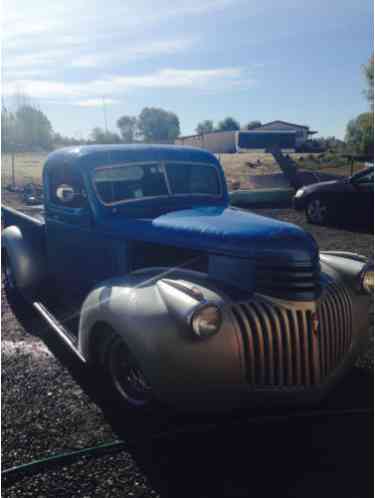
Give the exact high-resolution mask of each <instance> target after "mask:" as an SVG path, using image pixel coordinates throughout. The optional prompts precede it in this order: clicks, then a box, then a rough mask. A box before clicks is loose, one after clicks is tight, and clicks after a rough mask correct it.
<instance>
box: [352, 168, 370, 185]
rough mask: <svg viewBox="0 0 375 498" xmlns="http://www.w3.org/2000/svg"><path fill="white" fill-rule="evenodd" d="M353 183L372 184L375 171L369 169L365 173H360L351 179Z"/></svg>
mask: <svg viewBox="0 0 375 498" xmlns="http://www.w3.org/2000/svg"><path fill="white" fill-rule="evenodd" d="M351 181H352V182H354V183H371V182H373V181H374V169H373V168H367V169H365V170H363V171H359V172H358V173H356V174H355V175H353V176H352V177H351Z"/></svg>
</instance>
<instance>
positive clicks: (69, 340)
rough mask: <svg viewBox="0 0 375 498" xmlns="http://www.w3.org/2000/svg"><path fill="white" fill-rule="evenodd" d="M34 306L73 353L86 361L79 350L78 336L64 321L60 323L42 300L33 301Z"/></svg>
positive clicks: (82, 360)
mask: <svg viewBox="0 0 375 498" xmlns="http://www.w3.org/2000/svg"><path fill="white" fill-rule="evenodd" d="M33 306H34V308H35V309H36V311H37V312H38V313H39V314H40V316H41V317H42V318H43V319H44V320H45V321H46V322H47V323H48V325H49V326H50V327H51V328H52V329H53V331H54V332H55V334H56V335H57V336H58V338H59V339H60V340H61V341H62V342H63V343H64V344H65V346H67V347H68V348H69V350H70V352H71V353H73V354H74V356H76V357H77V358H78V359H79V360H80V361H81V362H83V363H86V360H85V358H84V357H83V356H82V355H81V353H80V351H79V350H78V341H77V338H76V337H75V336H74V335H73V334H72V333H71V332H69V330H67V329H66V328H65V327H64V325H63V324H62V323H60V322H59V321H58V320H57V319H56V318H55V317H54V316H53V315H52V313H50V312H49V311H48V309H47V308H46V307H45V306H44V304H42V303H40V302H35V303H33Z"/></svg>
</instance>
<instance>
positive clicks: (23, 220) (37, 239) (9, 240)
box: [2, 207, 48, 293]
mask: <svg viewBox="0 0 375 498" xmlns="http://www.w3.org/2000/svg"><path fill="white" fill-rule="evenodd" d="M2 225H3V231H2V247H3V248H4V249H6V251H7V252H8V255H9V258H10V260H11V261H12V263H13V265H14V271H15V272H17V274H18V280H19V281H18V282H17V285H18V286H19V287H20V288H21V289H22V290H23V292H24V293H28V292H29V290H30V289H31V288H34V287H38V286H39V285H40V284H41V283H42V281H43V280H44V279H45V277H46V276H47V274H48V262H47V252H46V236H45V233H46V232H45V222H44V219H43V218H41V217H39V218H35V217H32V216H29V215H27V214H24V213H22V212H20V211H17V210H15V209H13V208H10V207H2ZM11 227H15V228H14V229H12V228H11ZM16 279H17V277H16Z"/></svg>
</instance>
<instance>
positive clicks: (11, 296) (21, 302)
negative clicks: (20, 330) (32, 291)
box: [1, 249, 33, 319]
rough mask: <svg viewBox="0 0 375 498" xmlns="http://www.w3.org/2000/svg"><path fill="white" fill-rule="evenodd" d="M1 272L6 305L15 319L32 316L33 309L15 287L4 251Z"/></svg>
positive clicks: (14, 280) (10, 265) (9, 263)
mask: <svg viewBox="0 0 375 498" xmlns="http://www.w3.org/2000/svg"><path fill="white" fill-rule="evenodd" d="M1 270H2V273H3V282H4V292H5V295H6V297H7V301H8V304H9V306H10V308H11V309H12V311H13V312H14V314H15V315H16V317H17V318H20V319H24V318H28V317H30V316H32V315H33V307H32V305H31V303H29V301H27V300H26V299H25V297H24V296H23V295H22V293H21V291H20V290H19V288H18V287H17V282H16V279H15V276H14V271H13V268H12V264H11V262H10V260H9V256H8V253H7V251H6V250H5V249H3V250H2V253H1Z"/></svg>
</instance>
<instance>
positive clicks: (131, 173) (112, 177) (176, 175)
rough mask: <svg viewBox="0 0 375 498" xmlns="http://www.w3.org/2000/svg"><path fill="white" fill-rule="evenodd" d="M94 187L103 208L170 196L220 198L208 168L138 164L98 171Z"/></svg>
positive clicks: (213, 172) (214, 173) (215, 176)
mask: <svg viewBox="0 0 375 498" xmlns="http://www.w3.org/2000/svg"><path fill="white" fill-rule="evenodd" d="M94 186H95V190H96V192H97V194H98V196H99V199H100V200H101V201H102V202H103V203H104V204H106V205H112V204H118V203H122V202H127V201H131V200H137V199H141V198H151V197H165V196H169V195H206V196H207V195H208V196H216V197H217V196H220V194H221V189H220V180H219V176H218V173H217V170H216V168H215V167H214V166H212V165H209V164H200V163H199V164H198V163H195V164H194V163H184V162H167V163H156V162H155V163H137V164H128V165H121V166H106V167H103V168H98V169H96V170H95V173H94Z"/></svg>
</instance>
